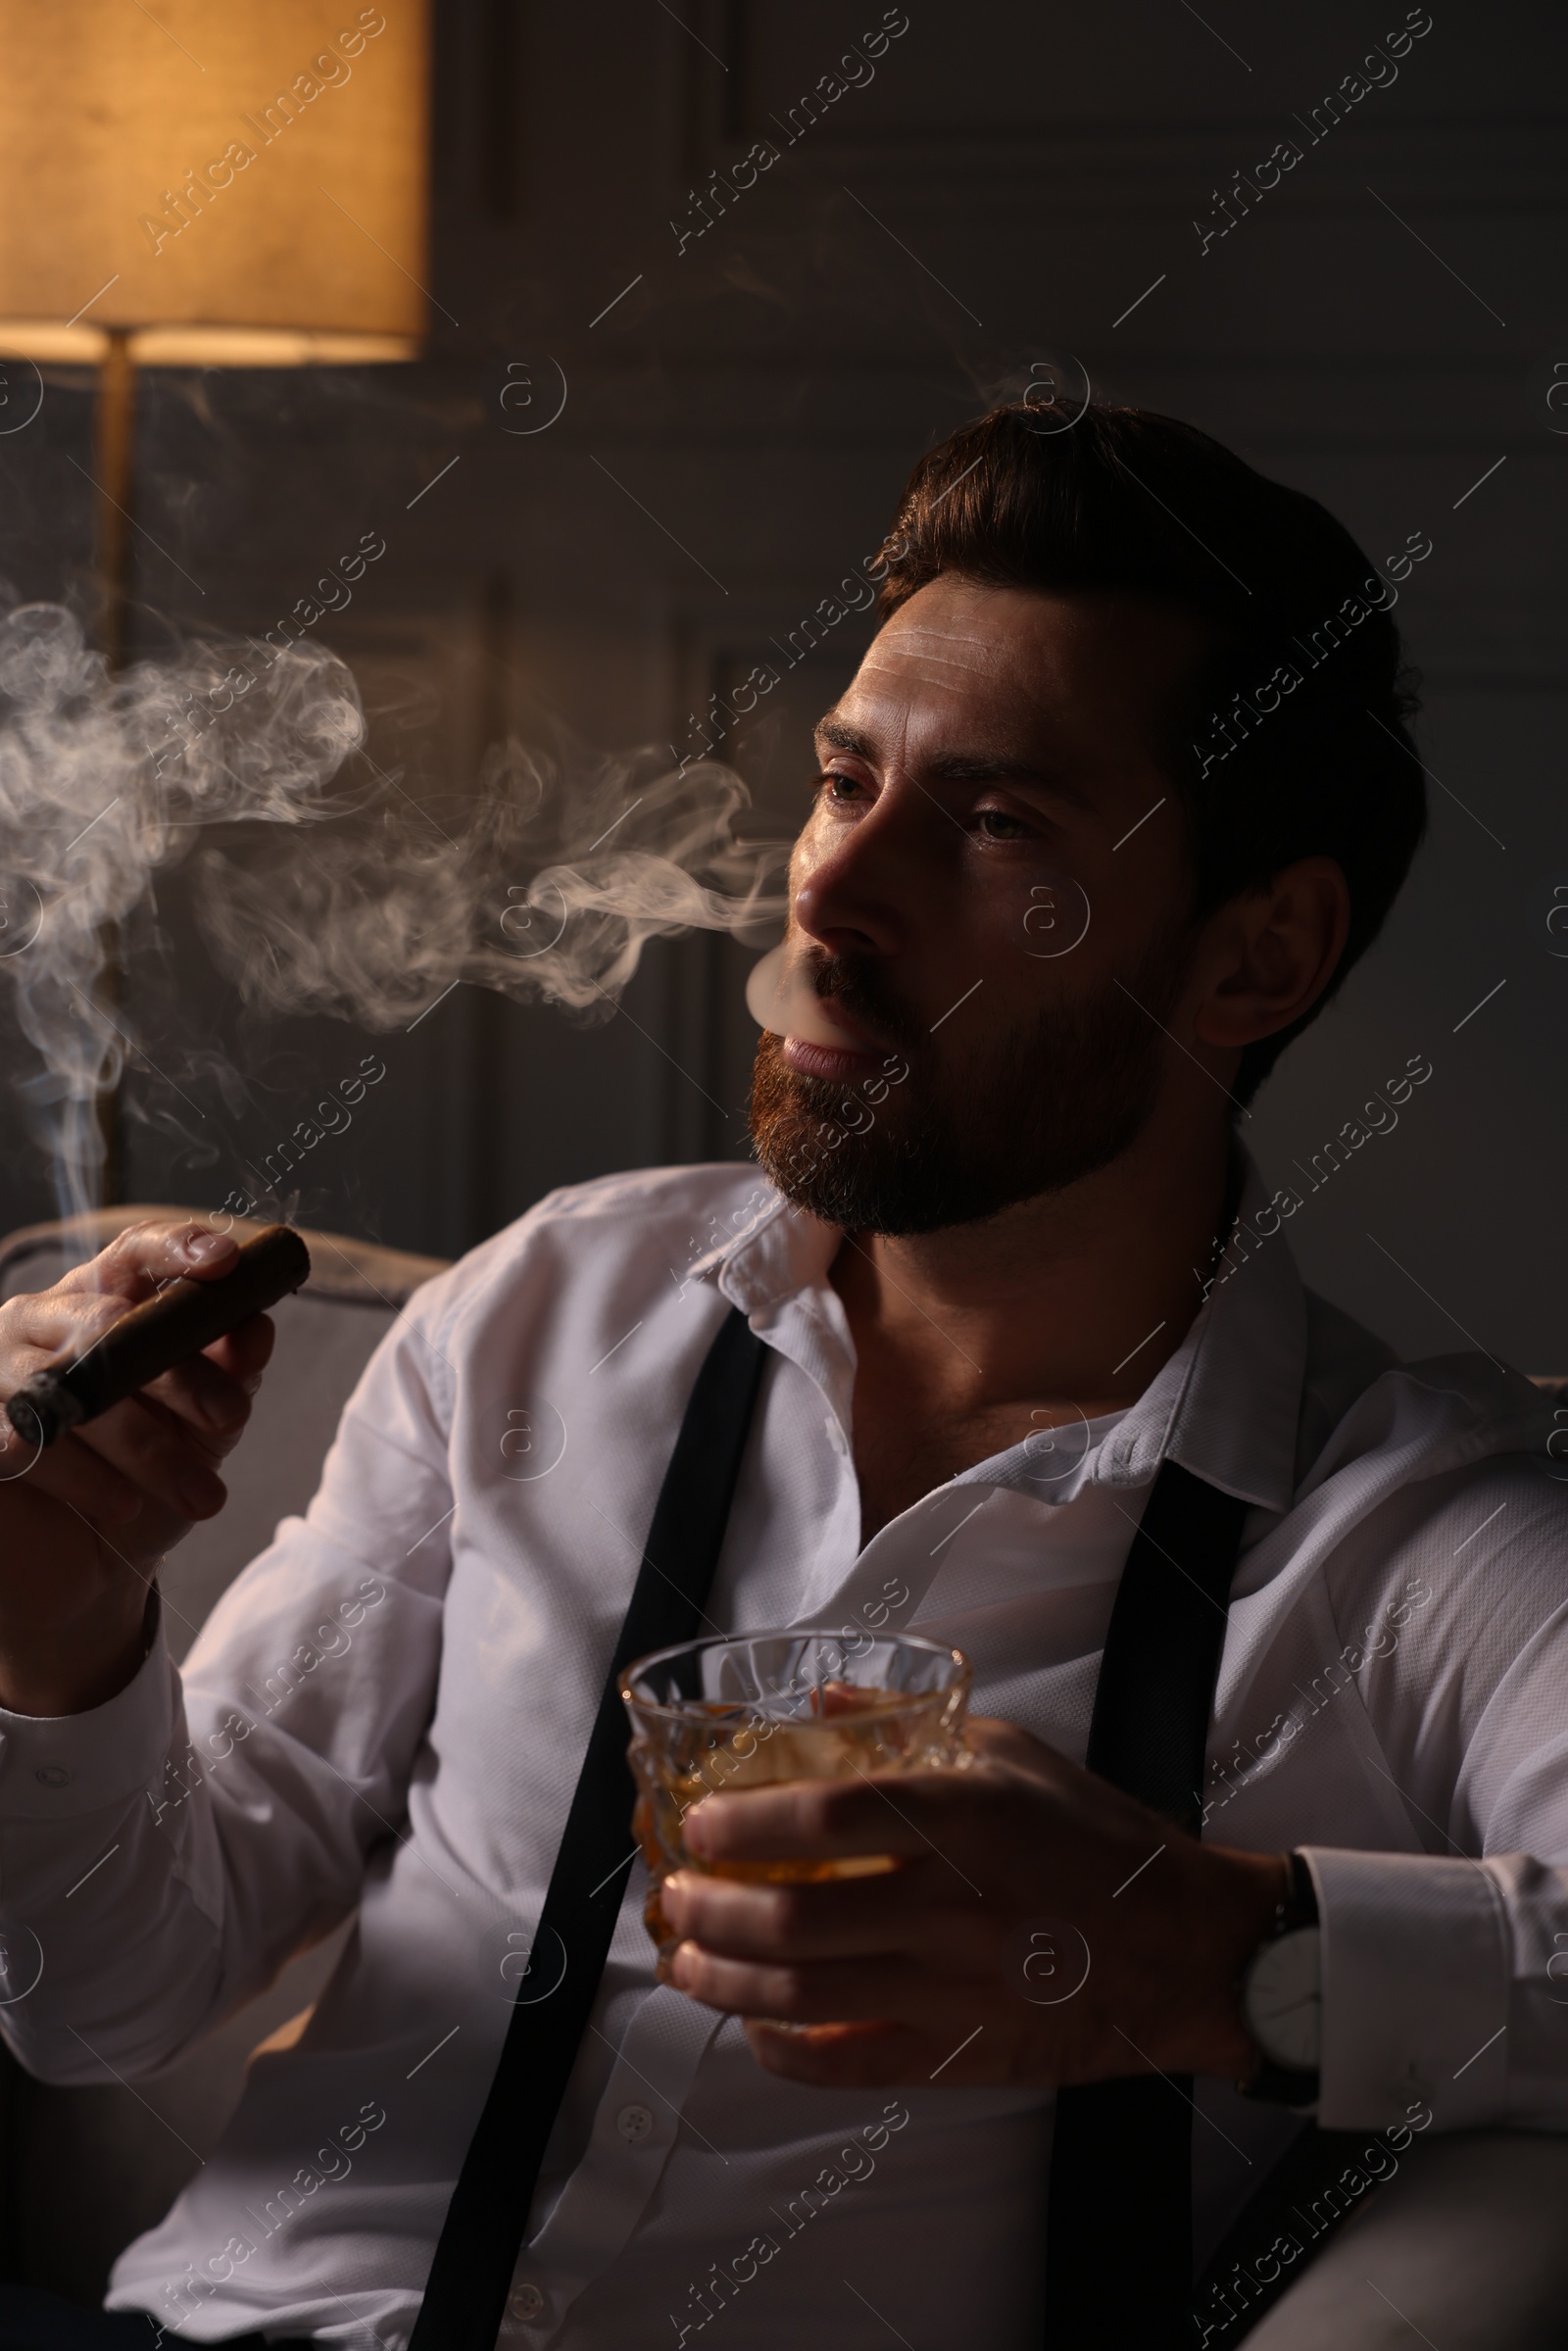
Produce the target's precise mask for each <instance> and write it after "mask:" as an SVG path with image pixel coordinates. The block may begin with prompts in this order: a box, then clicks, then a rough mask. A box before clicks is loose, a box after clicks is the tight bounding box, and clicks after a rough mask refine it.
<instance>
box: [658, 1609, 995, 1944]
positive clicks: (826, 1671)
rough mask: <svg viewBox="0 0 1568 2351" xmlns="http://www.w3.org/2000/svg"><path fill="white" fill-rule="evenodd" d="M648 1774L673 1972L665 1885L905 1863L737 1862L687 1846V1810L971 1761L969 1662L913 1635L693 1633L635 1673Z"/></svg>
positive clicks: (854, 1871) (867, 1873) (872, 1857)
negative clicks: (812, 1783)
mask: <svg viewBox="0 0 1568 2351" xmlns="http://www.w3.org/2000/svg"><path fill="white" fill-rule="evenodd" d="M620 1694H621V1696H622V1698H623V1699H624V1701H625V1705H626V1711H627V1713H628V1715H629V1716H630V1718H631V1724H632V1733H633V1737H632V1743H631V1765H632V1770H633V1772H634V1774H635V1776H636V1780H637V1789H638V1794H637V1809H636V1812H635V1814H634V1815H633V1823H632V1825H633V1829H634V1831H635V1834H636V1837H637V1840H638V1842H639V1844H640V1845H641V1847H642V1851H643V1858H644V1860H645V1861H646V1862H647V1864H648V1877H649V1887H648V1899H647V1904H646V1907H645V1911H644V1916H645V1918H646V1920H647V1925H648V1932H649V1934H650V1935H652V1936H653V1939H654V1941H655V1943H656V1944H657V1945H658V1947H659V1974H660V1979H661V1981H662V1982H667V1981H668V1978H667V1975H666V1972H665V1971H666V1969H667V1967H668V1963H669V1961H670V1959H671V1958H672V1957H673V1955H674V1952H675V1949H676V1946H677V1943H678V1940H679V1938H678V1936H676V1935H674V1934H673V1932H672V1931H671V1929H670V1926H669V1923H668V1921H667V1919H666V1918H665V1916H664V1912H663V1907H662V1901H661V1892H662V1886H663V1883H664V1880H665V1879H666V1878H667V1877H668V1876H669V1875H670V1873H671V1872H672V1871H674V1870H678V1869H700V1870H705V1871H708V1872H709V1873H710V1874H712V1875H717V1876H723V1877H730V1878H746V1879H752V1880H756V1879H767V1880H772V1881H774V1882H784V1883H788V1884H800V1883H802V1882H805V1881H809V1880H813V1879H820V1878H859V1877H871V1876H874V1875H876V1874H878V1873H879V1872H882V1871H885V1870H891V1869H894V1868H896V1867H897V1866H898V1865H897V1863H896V1862H895V1861H894V1860H893V1859H892V1858H891V1856H889V1855H887V1854H884V1853H867V1854H857V1855H853V1856H851V1857H849V1858H847V1859H842V1860H831V1861H820V1860H817V1861H812V1860H805V1859H803V1860H800V1861H767V1862H735V1863H726V1864H724V1865H722V1867H719V1866H717V1865H714V1864H713V1863H711V1862H704V1861H700V1860H698V1859H697V1858H696V1857H695V1856H694V1855H692V1854H691V1853H689V1852H688V1851H687V1850H686V1845H685V1839H684V1837H683V1834H682V1831H683V1824H684V1822H685V1818H686V1815H687V1813H688V1812H689V1811H690V1810H691V1808H692V1806H693V1805H694V1804H698V1803H701V1801H702V1799H703V1798H704V1797H705V1796H711V1795H717V1794H719V1793H720V1792H721V1791H722V1790H725V1789H729V1788H760V1787H762V1786H764V1785H768V1784H771V1783H773V1782H776V1781H780V1780H846V1779H849V1778H850V1777H851V1775H852V1774H858V1775H859V1776H861V1777H863V1776H864V1775H865V1774H866V1773H868V1772H887V1771H905V1772H907V1771H922V1770H929V1769H931V1768H932V1767H933V1766H934V1765H938V1764H955V1763H959V1762H961V1761H962V1760H963V1758H964V1754H965V1751H966V1750H965V1748H964V1744H963V1714H964V1707H965V1705H966V1703H967V1700H968V1695H969V1663H968V1660H967V1658H965V1657H964V1656H963V1655H962V1654H961V1652H960V1651H959V1650H957V1649H949V1648H944V1647H943V1646H942V1645H941V1643H940V1642H938V1641H921V1640H919V1639H918V1638H916V1637H915V1636H912V1635H909V1634H887V1635H875V1634H869V1633H856V1632H854V1631H848V1632H839V1633H831V1632H804V1633H746V1634H738V1635H736V1636H734V1637H732V1638H728V1639H725V1638H718V1639H715V1640H711V1641H685V1642H683V1643H682V1644H681V1645H680V1646H679V1647H677V1648H672V1649H660V1650H659V1651H657V1652H656V1654H655V1655H653V1656H652V1657H641V1658H639V1659H638V1660H637V1662H636V1663H635V1664H633V1665H629V1666H628V1667H627V1668H626V1670H625V1672H624V1673H623V1674H622V1676H621V1684H620Z"/></svg>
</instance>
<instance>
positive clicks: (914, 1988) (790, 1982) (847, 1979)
mask: <svg viewBox="0 0 1568 2351" xmlns="http://www.w3.org/2000/svg"><path fill="white" fill-rule="evenodd" d="M668 1973H669V1980H670V1982H671V1983H672V1984H674V1985H675V1986H676V1988H677V1989H678V1990H680V1991H683V1992H685V1993H686V1994H687V1996H688V1998H690V1999H693V2000H700V2001H701V2002H702V2004H703V2006H704V2007H705V2008H717V2009H719V2010H721V2011H722V2012H723V2014H724V2015H726V2016H760V2017H780V2018H783V2019H784V2020H785V2022H786V2023H789V2024H802V2025H819V2024H830V2023H853V2022H856V2021H861V2022H865V2023H870V2022H873V2021H875V2020H878V2019H881V2020H884V2021H887V2022H890V2023H894V2024H920V2023H923V2022H925V2021H926V2019H927V2017H929V2016H940V2015H942V2014H943V2013H945V2011H946V2010H947V2009H949V2008H951V2006H952V2004H953V1986H952V1984H950V1983H948V1982H947V1981H946V1980H944V1979H939V1978H937V1977H934V1976H932V1975H930V1974H929V1973H928V1972H927V1971H926V1970H925V1969H923V1968H920V1967H917V1966H916V1965H915V1964H914V1962H913V1961H911V1960H907V1959H900V1958H891V1959H874V1960H864V1959H846V1960H837V1959H828V1960H820V1961H816V1962H813V1963H810V1964H808V1965H806V1966H803V1967H770V1966H767V1965H765V1964H764V1963H761V1962H760V1961H756V1960H748V1959H725V1958H724V1957H723V1956H722V1955H721V1954H720V1953H718V1952H716V1951H705V1950H704V1949H703V1947H702V1945H701V1944H700V1943H693V1942H683V1943H681V1944H680V1945H679V1947H678V1948H677V1949H676V1951H675V1952H674V1953H673V1955H672V1956H671V1958H670V1962H669V1970H668Z"/></svg>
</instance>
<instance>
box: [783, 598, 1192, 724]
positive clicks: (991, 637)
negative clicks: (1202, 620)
mask: <svg viewBox="0 0 1568 2351" xmlns="http://www.w3.org/2000/svg"><path fill="white" fill-rule="evenodd" d="M1200 636H1201V626H1200V625H1199V624H1196V623H1195V621H1194V620H1193V618H1192V617H1191V616H1190V615H1187V614H1185V613H1177V612H1172V611H1170V610H1169V609H1168V608H1161V607H1158V606H1155V605H1153V604H1152V603H1151V602H1149V601H1146V600H1144V599H1139V598H1130V597H1129V598H1123V597H1120V596H1115V595H1105V594H1089V595H1086V594H1078V595H1066V594H1061V595H1054V594H1049V593H1046V592H1044V591H1037V590H1032V589H1018V588H989V587H983V586H981V585H980V584H979V583H977V582H972V581H960V580H953V581H951V582H950V581H949V580H948V579H947V578H945V577H944V578H939V579H937V580H935V581H933V582H931V583H930V585H929V586H928V587H926V588H924V589H922V590H921V591H920V593H919V594H918V595H917V596H915V597H912V598H911V599H910V601H909V603H908V604H907V605H906V606H904V607H903V608H902V609H901V610H900V611H899V612H896V613H894V615H893V617H892V618H891V619H890V620H889V621H888V622H887V624H886V626H885V627H884V628H883V629H882V630H881V632H880V633H879V634H878V636H877V637H876V638H875V639H874V640H873V641H872V644H871V646H870V648H869V649H868V651H867V653H866V655H865V658H864V660H863V661H861V663H860V666H859V668H858V670H857V672H856V675H855V677H854V679H853V680H852V682H851V684H850V685H849V687H848V688H847V689H846V691H845V693H844V694H843V696H842V697H841V698H840V701H839V703H838V706H837V708H836V710H832V711H830V712H829V713H828V719H829V720H831V721H834V722H835V724H834V726H833V727H832V728H828V727H827V721H824V722H823V726H824V728H826V729H827V731H829V732H830V733H833V732H842V731H844V730H846V729H850V730H854V731H855V732H857V733H859V734H863V735H865V736H867V737H874V736H875V735H877V734H878V733H880V732H882V731H884V730H888V729H892V730H895V731H897V732H898V733H900V734H903V733H905V732H907V730H908V729H909V728H911V727H915V728H918V727H919V726H920V724H921V721H922V719H927V720H929V721H930V722H932V723H937V724H939V723H941V722H942V721H944V720H946V719H949V718H951V717H953V716H954V715H956V714H958V713H961V714H962V715H963V717H964V718H965V720H966V721H967V722H968V723H969V726H970V728H971V729H972V731H974V732H976V734H977V735H978V734H983V735H984V736H986V737H988V738H990V739H993V740H996V741H998V742H1002V741H1007V742H1015V741H1016V739H1017V738H1018V736H1019V735H1020V733H1024V732H1028V733H1033V732H1034V731H1036V730H1037V729H1038V728H1039V727H1040V725H1041V724H1042V723H1043V722H1044V723H1047V724H1052V723H1060V722H1061V721H1062V720H1063V719H1068V720H1069V722H1070V719H1071V717H1073V716H1077V717H1079V718H1084V717H1087V716H1089V713H1090V710H1092V709H1093V710H1095V712H1096V716H1097V718H1098V719H1099V720H1100V722H1101V724H1102V725H1103V723H1104V721H1105V720H1106V719H1109V720H1110V721H1111V724H1112V727H1113V731H1116V732H1120V731H1122V730H1123V729H1124V728H1125V727H1126V726H1127V725H1128V723H1129V722H1132V723H1133V724H1134V725H1136V723H1137V719H1136V712H1137V711H1138V710H1139V707H1140V706H1142V705H1144V704H1145V703H1146V702H1147V701H1149V700H1152V699H1157V698H1162V696H1163V693H1164V691H1165V690H1166V689H1167V688H1168V686H1169V685H1170V683H1171V682H1173V679H1174V676H1175V675H1176V674H1177V673H1178V672H1179V671H1180V670H1182V669H1184V668H1185V667H1186V665H1187V663H1188V662H1189V661H1191V660H1192V658H1193V654H1194V652H1195V650H1196V643H1197V640H1198V638H1199V637H1200ZM1074 705H1075V706H1076V709H1075V710H1072V709H1070V706H1074ZM1097 706H1098V708H1097ZM819 731H822V730H819ZM1097 731H1098V729H1097Z"/></svg>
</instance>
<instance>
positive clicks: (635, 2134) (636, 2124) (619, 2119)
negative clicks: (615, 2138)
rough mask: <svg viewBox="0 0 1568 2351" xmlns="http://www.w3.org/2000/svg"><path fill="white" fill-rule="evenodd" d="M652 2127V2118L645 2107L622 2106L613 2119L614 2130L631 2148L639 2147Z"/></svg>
mask: <svg viewBox="0 0 1568 2351" xmlns="http://www.w3.org/2000/svg"><path fill="white" fill-rule="evenodd" d="M653 2127H654V2118H653V2116H652V2114H651V2113H650V2112H649V2110H648V2108H647V2107H646V2106H623V2107H622V2108H621V2110H620V2112H619V2114H617V2115H616V2117H615V2129H616V2130H617V2131H619V2132H620V2135H621V2137H622V2138H623V2139H627V2140H629V2142H630V2143H631V2145H632V2146H634V2147H639V2146H641V2144H642V2142H643V2140H644V2139H645V2138H646V2137H647V2136H648V2133H649V2132H650V2131H652V2129H653Z"/></svg>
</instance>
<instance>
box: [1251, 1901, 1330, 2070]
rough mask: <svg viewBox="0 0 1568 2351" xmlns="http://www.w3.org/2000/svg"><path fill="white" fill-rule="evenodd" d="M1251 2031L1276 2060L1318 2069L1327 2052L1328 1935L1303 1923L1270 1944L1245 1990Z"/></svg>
mask: <svg viewBox="0 0 1568 2351" xmlns="http://www.w3.org/2000/svg"><path fill="white" fill-rule="evenodd" d="M1242 2006H1243V2008H1244V2010H1245V2011H1246V2015H1247V2025H1248V2030H1249V2032H1250V2033H1251V2035H1252V2038H1253V2039H1254V2040H1255V2041H1256V2043H1257V2045H1258V2047H1259V2048H1260V2049H1261V2050H1262V2052H1263V2054H1264V2056H1265V2057H1266V2058H1268V2059H1269V2061H1270V2063H1271V2064H1274V2065H1277V2066H1284V2067H1286V2068H1287V2069H1288V2070H1289V2071H1290V2072H1292V2073H1297V2074H1310V2073H1315V2072H1316V2070H1317V2067H1318V2063H1319V2061H1320V2059H1321V2056H1322V2050H1323V1992H1322V1936H1321V1934H1320V1932H1319V1930H1318V1929H1317V1928H1316V1927H1299V1928H1298V1929H1297V1930H1296V1932H1295V1933H1294V1934H1292V1935H1281V1936H1280V1937H1279V1939H1278V1941H1276V1942H1266V1943H1264V1945H1263V1947H1262V1949H1261V1950H1260V1951H1258V1952H1257V1954H1256V1956H1255V1957H1254V1958H1253V1960H1252V1964H1251V1966H1250V1968H1249V1969H1248V1971H1247V1982H1246V1984H1245V1985H1244V1987H1243V1991H1242Z"/></svg>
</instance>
